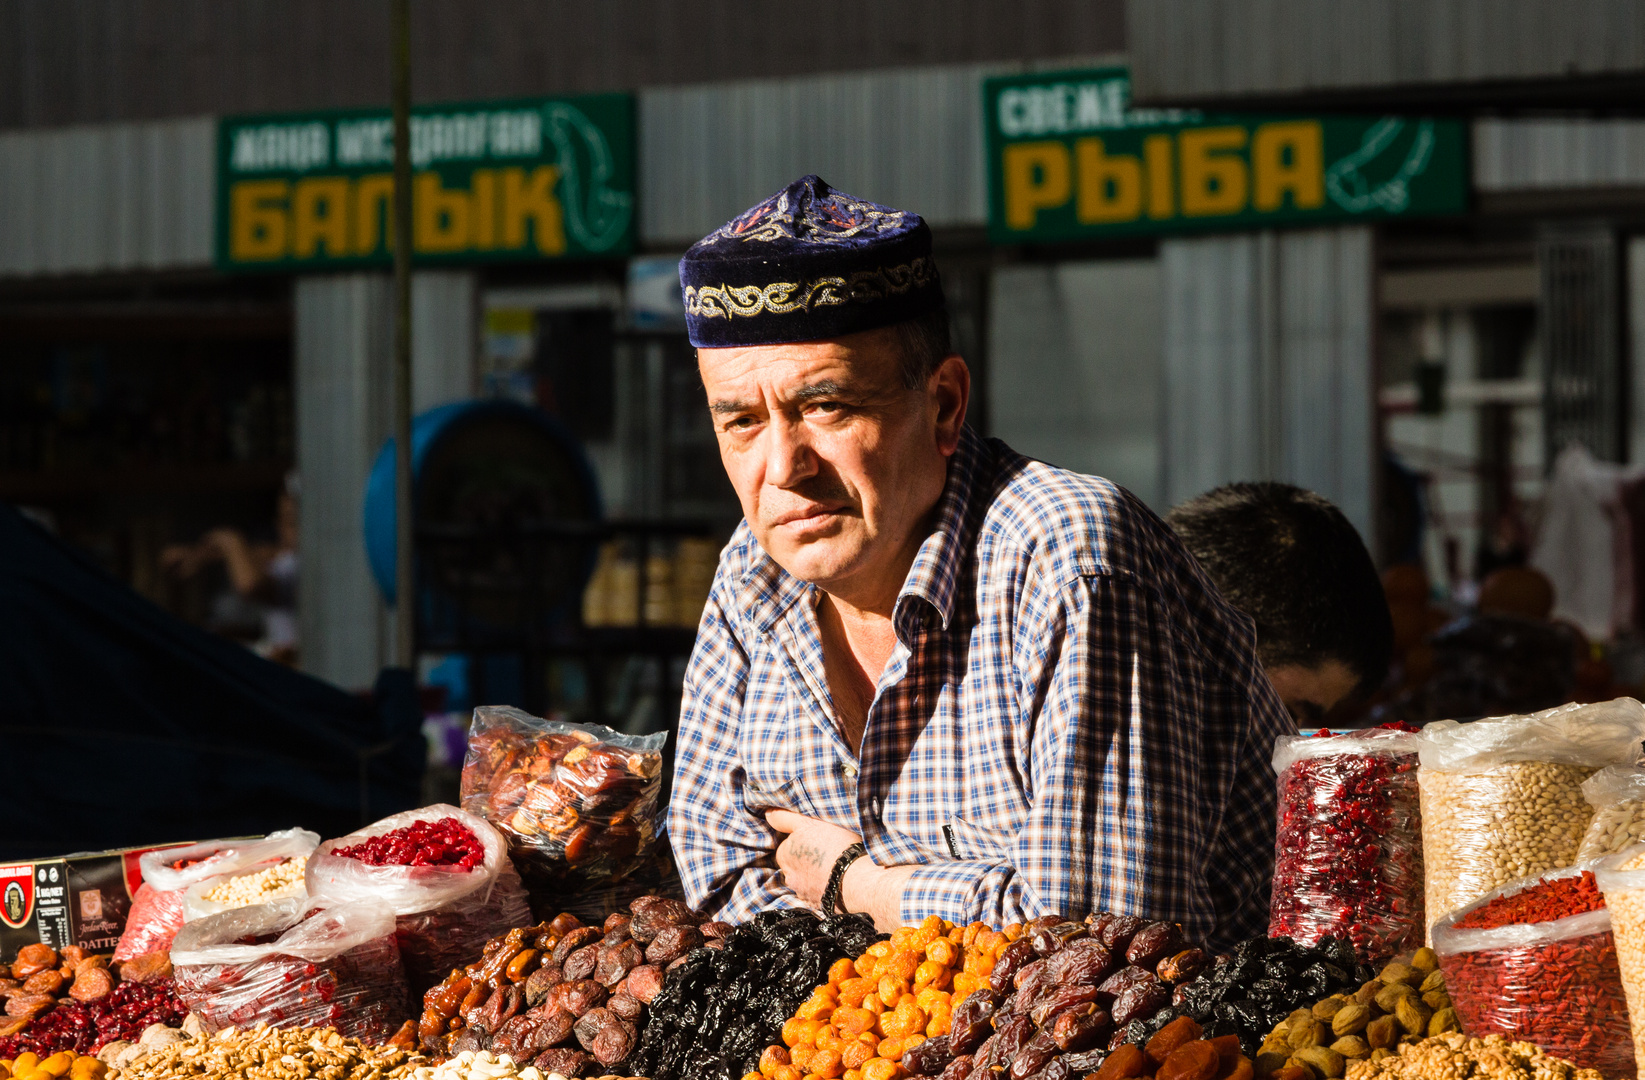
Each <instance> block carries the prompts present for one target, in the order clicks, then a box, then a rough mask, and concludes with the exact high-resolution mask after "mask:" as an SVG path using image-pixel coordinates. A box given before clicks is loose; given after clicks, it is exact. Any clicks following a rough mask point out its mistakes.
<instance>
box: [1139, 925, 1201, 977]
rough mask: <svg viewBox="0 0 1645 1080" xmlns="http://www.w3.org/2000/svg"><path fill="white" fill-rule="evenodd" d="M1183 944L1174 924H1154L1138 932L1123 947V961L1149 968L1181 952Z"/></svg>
mask: <svg viewBox="0 0 1645 1080" xmlns="http://www.w3.org/2000/svg"><path fill="white" fill-rule="evenodd" d="M1186 944H1187V942H1185V941H1184V940H1183V938H1182V927H1180V926H1178V925H1177V924H1176V923H1168V922H1154V923H1149V924H1148V925H1147V926H1145V927H1143V928H1142V929H1141V930H1138V931H1137V932H1136V933H1135V934H1134V935H1132V937H1131V943H1130V944H1129V945H1127V946H1126V947H1125V959H1126V961H1127V962H1128V963H1131V964H1135V965H1136V966H1137V967H1145V968H1151V967H1153V966H1154V965H1155V964H1158V963H1159V962H1160V961H1161V960H1164V959H1165V958H1166V957H1167V956H1174V955H1176V954H1177V953H1179V952H1181V951H1182V949H1183V946H1185V945H1186Z"/></svg>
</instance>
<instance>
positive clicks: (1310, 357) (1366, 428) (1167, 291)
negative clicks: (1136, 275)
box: [1160, 227, 1375, 542]
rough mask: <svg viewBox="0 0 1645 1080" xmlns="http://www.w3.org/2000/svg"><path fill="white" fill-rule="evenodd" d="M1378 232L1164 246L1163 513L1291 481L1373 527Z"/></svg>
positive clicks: (1367, 533)
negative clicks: (1235, 490) (1243, 486)
mask: <svg viewBox="0 0 1645 1080" xmlns="http://www.w3.org/2000/svg"><path fill="white" fill-rule="evenodd" d="M1371 273H1372V267H1371V230H1369V229H1367V228H1359V227H1356V228H1343V229H1308V230H1299V231H1295V232H1285V233H1277V234H1276V233H1258V234H1245V235H1238V236H1214V237H1205V238H1193V239H1178V240H1167V241H1165V242H1163V243H1162V244H1161V245H1160V274H1161V278H1162V280H1163V291H1164V312H1165V316H1164V317H1165V357H1164V361H1165V362H1164V369H1165V388H1164V392H1163V393H1164V398H1165V400H1166V401H1167V402H1169V403H1170V404H1169V407H1167V408H1166V409H1165V410H1164V445H1163V448H1162V458H1163V474H1164V484H1163V486H1164V489H1165V502H1166V503H1167V504H1169V505H1174V504H1176V503H1178V502H1181V501H1182V500H1184V499H1188V498H1192V497H1193V496H1195V495H1198V494H1200V493H1201V492H1204V491H1206V490H1208V489H1210V488H1213V487H1216V486H1218V485H1219V484H1226V483H1229V482H1232V481H1236V480H1285V481H1289V482H1291V483H1294V484H1300V485H1301V486H1303V487H1306V488H1309V489H1311V490H1313V491H1317V492H1319V493H1320V494H1322V495H1324V496H1325V497H1326V498H1328V499H1330V500H1332V501H1333V502H1335V503H1336V504H1337V505H1338V506H1340V507H1341V508H1342V512H1343V513H1344V514H1346V515H1347V517H1348V520H1349V521H1352V522H1353V523H1354V525H1355V527H1357V528H1358V529H1359V530H1360V534H1361V535H1362V536H1363V537H1365V538H1366V539H1367V542H1369V539H1370V537H1371V536H1372V533H1371V524H1372V473H1371V470H1372V465H1373V458H1374V453H1375V449H1374V438H1373V433H1372V428H1371V420H1372V411H1371V393H1372V386H1371V303H1372V289H1371V281H1372V278H1371Z"/></svg>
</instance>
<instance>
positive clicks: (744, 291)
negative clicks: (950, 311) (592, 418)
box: [680, 176, 943, 348]
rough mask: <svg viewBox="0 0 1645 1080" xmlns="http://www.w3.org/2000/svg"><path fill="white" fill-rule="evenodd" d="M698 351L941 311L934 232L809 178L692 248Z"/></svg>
mask: <svg viewBox="0 0 1645 1080" xmlns="http://www.w3.org/2000/svg"><path fill="white" fill-rule="evenodd" d="M680 285H681V286H682V288H683V291H684V297H685V321H686V328H687V330H688V331H689V333H690V337H691V344H693V345H695V346H697V347H699V348H723V347H725V346H732V345H780V344H782V343H784V342H789V341H817V340H820V339H823V338H834V337H840V336H842V335H845V334H851V333H855V332H857V331H858V330H872V329H874V328H876V327H880V326H890V325H891V324H892V323H899V322H903V321H905V320H908V319H913V318H917V317H919V316H921V315H924V314H927V313H928V312H931V311H935V310H938V309H940V308H941V307H942V306H943V296H942V282H941V280H940V279H939V278H938V277H937V266H936V263H935V262H933V261H932V259H931V229H930V227H929V226H927V225H926V223H925V222H924V220H922V219H921V218H920V216H919V215H918V214H915V213H912V212H911V211H908V210H893V209H892V208H891V207H889V206H881V205H879V204H878V203H871V202H869V201H867V200H866V199H859V198H857V197H856V196H854V195H847V194H846V193H845V192H843V191H835V190H834V189H833V188H831V187H829V186H828V185H827V184H826V183H824V182H823V181H822V180H821V179H819V178H818V177H815V176H802V177H801V178H800V179H798V180H796V181H794V182H793V183H792V184H789V185H788V186H787V187H785V188H783V189H782V190H781V191H779V192H777V193H776V194H775V195H772V196H771V197H770V198H768V199H766V200H764V201H763V202H761V203H760V204H759V205H757V206H754V207H751V208H750V209H748V210H745V211H743V212H742V213H741V214H738V215H737V216H736V217H734V218H732V219H731V220H730V221H728V222H726V223H725V224H724V225H722V226H720V227H719V228H718V229H715V230H714V231H713V232H711V233H709V234H708V235H707V236H705V237H703V238H702V239H701V240H699V241H697V242H696V243H695V244H693V245H692V246H691V250H689V251H687V252H686V253H685V258H684V259H681V260H680Z"/></svg>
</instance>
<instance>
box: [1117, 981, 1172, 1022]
mask: <svg viewBox="0 0 1645 1080" xmlns="http://www.w3.org/2000/svg"><path fill="white" fill-rule="evenodd" d="M1170 1003H1171V993H1170V991H1168V990H1166V989H1165V987H1164V986H1163V985H1162V984H1161V983H1160V982H1159V981H1158V980H1157V979H1154V978H1153V977H1152V976H1149V980H1148V981H1147V982H1139V983H1136V984H1134V985H1132V986H1129V987H1127V988H1126V989H1125V990H1124V991H1122V992H1121V993H1120V996H1119V997H1117V998H1115V999H1114V1004H1113V1007H1112V1008H1110V1009H1109V1010H1108V1011H1109V1013H1110V1014H1111V1015H1112V1016H1113V1017H1114V1023H1116V1024H1129V1023H1130V1022H1131V1021H1133V1020H1146V1019H1148V1018H1149V1017H1151V1016H1153V1015H1154V1014H1155V1013H1157V1012H1159V1011H1160V1010H1161V1009H1163V1008H1165V1007H1166V1006H1167V1005H1169V1004H1170Z"/></svg>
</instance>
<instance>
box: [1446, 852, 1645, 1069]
mask: <svg viewBox="0 0 1645 1080" xmlns="http://www.w3.org/2000/svg"><path fill="white" fill-rule="evenodd" d="M1594 869H1595V866H1594V865H1593V864H1583V865H1580V866H1574V867H1570V868H1568V869H1565V870H1555V871H1552V872H1550V873H1546V874H1538V875H1536V876H1534V877H1530V878H1526V879H1523V880H1516V881H1512V882H1509V883H1508V884H1506V885H1504V886H1502V887H1501V888H1499V889H1493V890H1492V891H1491V892H1489V893H1487V894H1486V895H1485V896H1482V897H1480V898H1479V899H1478V900H1476V901H1474V902H1473V903H1471V904H1469V905H1468V906H1467V907H1464V908H1462V909H1460V910H1458V911H1453V912H1451V913H1449V914H1447V915H1445V916H1444V917H1443V918H1441V919H1440V920H1439V921H1438V922H1436V923H1435V924H1434V928H1433V937H1434V952H1435V953H1436V954H1437V955H1438V956H1439V966H1440V970H1442V971H1443V972H1444V973H1445V990H1446V992H1447V993H1448V994H1449V995H1450V997H1451V1007H1452V1008H1454V1009H1456V1013H1457V1019H1458V1020H1459V1021H1460V1022H1461V1024H1462V1030H1464V1031H1466V1032H1467V1033H1468V1034H1469V1035H1471V1036H1473V1037H1475V1038H1484V1037H1485V1036H1487V1035H1505V1036H1507V1037H1509V1038H1510V1039H1524V1040H1528V1041H1530V1042H1534V1043H1536V1044H1537V1045H1538V1046H1540V1047H1542V1048H1543V1049H1544V1050H1546V1051H1547V1052H1548V1053H1550V1054H1552V1055H1554V1056H1555V1057H1562V1058H1566V1059H1568V1060H1570V1061H1572V1062H1574V1063H1576V1065H1578V1066H1579V1067H1581V1068H1588V1069H1597V1070H1598V1071H1599V1072H1600V1073H1602V1074H1603V1075H1605V1076H1608V1077H1619V1076H1631V1075H1633V1074H1634V1072H1635V1068H1634V1043H1633V1037H1632V1035H1631V1033H1630V1030H1629V1021H1628V1003H1627V998H1626V996H1625V995H1624V993H1623V987H1622V974H1621V971H1620V970H1619V968H1618V963H1617V959H1618V956H1617V948H1618V946H1617V942H1616V941H1615V940H1614V939H1613V938H1612V935H1611V913H1610V912H1609V911H1606V910H1600V911H1590V912H1587V913H1585V914H1581V915H1572V916H1570V917H1568V918H1564V919H1554V920H1552V921H1549V922H1536V923H1520V924H1517V925H1511V926H1501V927H1496V928H1493V929H1489V930H1473V929H1458V928H1457V926H1456V924H1457V923H1458V922H1459V921H1461V920H1462V919H1463V917H1464V916H1466V915H1468V914H1469V913H1471V912H1473V911H1475V910H1476V909H1478V908H1479V907H1480V906H1482V905H1484V904H1486V903H1489V902H1490V901H1491V900H1494V899H1496V898H1497V897H1499V896H1509V895H1512V894H1514V893H1518V892H1522V891H1524V890H1526V889H1529V888H1532V887H1534V886H1536V885H1537V884H1538V883H1539V882H1541V881H1544V880H1558V879H1561V878H1569V877H1576V876H1578V875H1580V874H1582V873H1584V872H1587V871H1590V870H1594ZM1597 876H1598V875H1597V874H1596V877H1597ZM1607 899H1608V898H1607ZM1551 990H1552V991H1554V992H1553V993H1550V991H1551Z"/></svg>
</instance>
